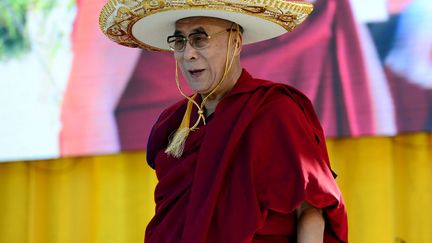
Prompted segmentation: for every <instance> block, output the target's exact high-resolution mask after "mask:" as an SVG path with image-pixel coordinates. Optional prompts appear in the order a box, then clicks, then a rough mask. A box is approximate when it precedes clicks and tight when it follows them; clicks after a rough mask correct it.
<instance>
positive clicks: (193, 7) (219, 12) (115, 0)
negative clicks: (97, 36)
mask: <svg viewBox="0 0 432 243" xmlns="http://www.w3.org/2000/svg"><path fill="white" fill-rule="evenodd" d="M312 10H313V5H312V4H311V3H308V2H300V1H285V0H243V1H240V0H109V1H108V3H107V4H106V5H105V6H104V7H103V9H102V11H101V14H100V16H99V24H100V28H101V30H102V32H103V33H104V34H105V35H106V36H108V38H109V39H111V40H112V41H114V42H117V43H118V44H121V45H124V46H128V47H139V48H143V49H148V50H153V51H168V50H170V49H169V46H168V44H167V42H166V38H167V36H169V35H172V34H173V33H174V26H175V22H176V21H177V20H179V19H183V18H187V17H194V16H205V17H215V18H220V19H225V20H229V21H231V22H234V23H237V24H239V25H240V26H241V27H242V28H243V30H244V32H243V44H250V43H256V42H259V41H263V40H267V39H271V38H274V37H277V36H280V35H282V34H284V33H286V32H290V31H292V30H293V29H295V28H296V27H297V26H298V25H300V24H301V23H302V22H303V21H304V20H305V19H306V17H307V16H308V15H309V14H310V13H311V12H312Z"/></svg>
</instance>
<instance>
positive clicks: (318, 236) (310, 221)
mask: <svg viewBox="0 0 432 243" xmlns="http://www.w3.org/2000/svg"><path fill="white" fill-rule="evenodd" d="M297 218H298V223H297V242H298V243H318V242H320V243H322V242H323V237H324V225H325V222H324V218H323V215H322V210H321V209H317V208H315V207H313V206H312V205H310V204H309V203H306V202H303V203H302V205H301V206H300V207H299V208H298V209H297Z"/></svg>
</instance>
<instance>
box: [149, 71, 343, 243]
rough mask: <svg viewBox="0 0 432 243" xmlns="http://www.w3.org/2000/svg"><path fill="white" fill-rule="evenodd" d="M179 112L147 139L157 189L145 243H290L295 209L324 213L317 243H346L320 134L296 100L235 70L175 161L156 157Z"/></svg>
mask: <svg viewBox="0 0 432 243" xmlns="http://www.w3.org/2000/svg"><path fill="white" fill-rule="evenodd" d="M198 101H200V100H198ZM185 109H186V100H183V101H181V102H179V103H177V104H175V105H173V106H171V107H170V108H168V109H167V110H165V111H164V112H163V113H162V114H161V116H160V117H159V120H158V121H157V122H156V124H155V125H154V127H153V129H152V133H151V135H150V138H149V142H148V162H149V164H150V165H151V166H152V167H153V168H155V169H156V174H157V177H158V179H159V183H158V185H157V187H156V191H155V200H156V214H155V216H154V218H153V219H152V220H151V222H150V223H149V225H148V226H147V230H146V235H145V243H165V242H166V243H175V242H182V243H213V242H214V243H250V242H253V243H258V242H266V243H277V242H296V221H297V216H296V209H297V208H298V207H299V206H300V204H301V203H302V202H303V201H306V202H308V203H309V204H311V205H313V206H314V207H316V208H322V209H323V214H324V218H325V222H326V225H325V233H324V242H326V243H330V242H347V230H348V226H347V218H346V211H345V206H344V204H343V200H342V196H341V193H340V191H339V189H338V187H337V185H336V182H335V180H334V178H333V174H332V171H331V169H330V164H329V160H328V156H327V151H326V146H325V139H324V135H323V132H322V129H321V126H320V124H319V121H318V119H317V117H316V115H315V112H314V110H313V108H312V105H311V103H310V101H309V100H308V98H306V97H305V96H304V95H303V94H302V93H300V92H299V91H297V90H295V89H294V88H291V87H289V86H287V85H284V84H276V83H272V82H269V81H264V80H258V79H253V78H252V77H251V76H250V75H249V74H248V73H247V72H246V71H243V73H242V75H241V77H240V79H239V80H238V82H237V84H236V85H235V86H234V88H233V89H232V90H231V91H230V92H229V94H227V95H226V96H225V97H224V98H223V99H222V100H221V101H220V103H219V104H218V106H217V107H216V110H215V112H214V113H213V115H212V116H211V117H210V119H209V121H208V122H207V124H206V125H202V126H201V127H200V128H199V129H198V130H196V131H194V132H192V133H191V134H190V135H189V137H188V138H187V141H186V144H185V151H184V153H183V156H182V157H181V158H180V159H175V158H173V157H171V156H168V155H167V154H165V153H164V150H165V148H166V146H167V144H168V137H169V136H170V134H171V133H172V132H173V131H175V130H176V129H177V128H178V126H179V124H180V122H181V119H182V117H183V114H184V112H185ZM192 114H194V115H195V117H192V121H194V120H195V119H196V118H197V117H196V110H194V111H193V113H192Z"/></svg>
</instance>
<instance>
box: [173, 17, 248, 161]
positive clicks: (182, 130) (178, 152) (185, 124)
mask: <svg viewBox="0 0 432 243" xmlns="http://www.w3.org/2000/svg"><path fill="white" fill-rule="evenodd" d="M239 31H240V29H239V26H238V25H236V33H237V35H240V32H239ZM231 37H232V31H230V34H229V39H228V47H227V55H226V58H225V69H224V74H223V76H222V78H221V80H220V81H219V83H218V84H217V85H216V87H214V88H213V90H212V91H211V92H210V93H209V94H207V95H206V97H205V98H204V99H203V100H202V102H201V105H198V103H197V102H196V101H195V97H196V96H197V94H195V95H193V96H192V97H189V96H187V95H185V94H184V92H183V91H182V89H181V87H180V82H179V79H178V63H177V60H176V63H175V68H176V71H175V79H176V84H177V89H178V90H179V92H180V94H181V95H182V96H183V97H185V98H186V99H187V100H188V104H187V106H186V111H185V114H184V115H183V119H182V121H181V123H180V126H179V128H178V129H177V130H176V132H175V133H174V135H173V136H171V137H170V141H169V144H168V147H167V148H166V150H165V153H167V154H168V155H171V156H173V157H175V158H180V157H181V156H182V154H183V151H184V146H185V142H186V139H187V137H188V136H189V133H190V132H191V131H194V130H195V129H196V128H197V127H198V125H199V123H200V121H201V120H202V121H203V123H204V124H206V120H205V115H204V105H205V103H206V102H207V100H208V98H209V97H210V96H211V95H212V94H214V93H215V92H216V90H217V89H218V88H219V87H220V86H221V85H222V83H223V82H224V80H225V78H226V76H227V74H228V72H229V71H230V70H231V67H232V64H233V62H234V56H235V54H236V53H237V51H238V48H239V45H238V42H239V36H237V38H236V43H235V46H234V55H231V52H230V46H231ZM230 57H231V60H229V58H230ZM192 105H195V106H196V107H197V109H198V119H197V121H196V122H195V124H194V125H193V126H192V127H189V126H190V117H191V114H192Z"/></svg>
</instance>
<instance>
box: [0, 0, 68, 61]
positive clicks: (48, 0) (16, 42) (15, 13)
mask: <svg viewBox="0 0 432 243" xmlns="http://www.w3.org/2000/svg"><path fill="white" fill-rule="evenodd" d="M60 1H61V0H60ZM55 2H56V0H0V59H5V58H10V57H13V56H17V55H20V54H22V53H23V52H25V51H27V50H28V49H29V48H30V42H29V39H28V38H27V33H26V24H27V18H26V17H27V12H28V11H29V10H32V11H49V10H50V9H52V8H53V6H54V4H55Z"/></svg>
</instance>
